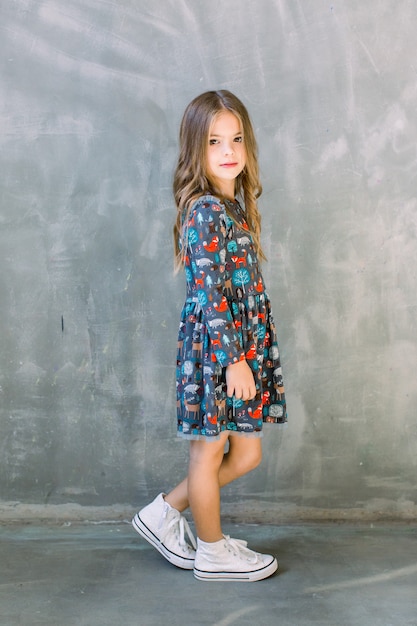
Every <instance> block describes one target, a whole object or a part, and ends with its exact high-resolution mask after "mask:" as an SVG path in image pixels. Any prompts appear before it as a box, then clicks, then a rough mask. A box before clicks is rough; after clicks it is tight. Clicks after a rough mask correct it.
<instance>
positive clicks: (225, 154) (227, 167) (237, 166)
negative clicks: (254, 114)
mask: <svg viewBox="0 0 417 626" xmlns="http://www.w3.org/2000/svg"><path fill="white" fill-rule="evenodd" d="M245 164H246V149H245V145H244V143H243V129H242V125H241V123H240V121H239V119H238V118H237V117H236V115H233V113H231V112H230V111H222V112H221V113H219V114H218V115H217V116H216V117H215V119H214V121H213V124H212V126H211V128H210V133H209V145H208V147H207V168H208V174H209V176H210V178H211V179H212V180H213V182H214V183H215V185H216V187H217V189H218V190H219V191H220V192H221V193H222V194H223V195H224V196H225V197H226V198H229V199H231V200H233V199H234V197H235V179H236V177H237V176H239V174H240V173H241V171H242V170H243V168H244V167H245Z"/></svg>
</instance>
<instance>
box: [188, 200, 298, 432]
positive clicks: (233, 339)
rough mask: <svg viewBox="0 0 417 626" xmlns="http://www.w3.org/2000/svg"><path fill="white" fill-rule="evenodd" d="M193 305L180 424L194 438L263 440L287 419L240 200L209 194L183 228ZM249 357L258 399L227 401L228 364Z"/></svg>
mask: <svg viewBox="0 0 417 626" xmlns="http://www.w3.org/2000/svg"><path fill="white" fill-rule="evenodd" d="M184 228H185V232H186V233H187V235H186V241H187V242H188V243H187V250H186V257H185V276H186V284H187V292H186V301H185V304H184V307H183V310H182V313H181V321H180V327H179V335H178V354H177V419H178V421H177V427H178V434H179V436H182V437H185V438H188V439H203V438H213V437H218V436H219V433H220V432H221V431H223V430H229V431H234V432H236V433H239V434H245V435H249V436H259V435H261V431H262V426H263V423H264V422H272V423H284V422H285V421H286V420H287V413H286V405H285V394H284V386H283V379H282V370H281V363H280V356H279V349H278V343H277V336H276V330H275V325H274V321H273V318H272V313H271V306H270V301H269V298H268V296H267V294H266V293H265V289H264V283H263V279H262V275H261V272H260V269H259V265H258V259H257V256H256V252H255V249H254V246H253V242H252V238H251V236H250V234H249V230H248V226H247V224H246V222H245V217H244V212H243V210H242V209H241V207H240V205H239V203H238V202H237V201H236V202H230V201H227V211H226V206H225V204H224V203H222V202H221V201H220V200H219V199H218V198H215V197H214V196H210V195H206V196H202V197H201V198H199V199H198V200H197V201H196V202H195V204H194V205H193V207H192V209H191V212H190V217H189V220H188V223H187V224H185V225H184ZM243 359H246V361H247V363H248V364H249V366H250V368H251V370H252V372H253V375H254V378H255V384H256V397H255V398H254V399H253V400H248V401H244V400H241V399H237V398H235V397H232V398H228V397H227V388H226V376H225V374H226V367H227V366H228V365H229V364H231V363H236V362H238V361H240V360H243Z"/></svg>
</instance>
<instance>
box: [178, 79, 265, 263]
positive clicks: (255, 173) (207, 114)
mask: <svg viewBox="0 0 417 626" xmlns="http://www.w3.org/2000/svg"><path fill="white" fill-rule="evenodd" d="M224 111H230V113H233V115H235V116H236V117H237V118H238V120H239V121H240V124H241V126H242V133H243V142H244V146H245V149H246V165H245V167H244V169H243V170H242V172H241V173H240V174H239V176H238V177H237V178H236V180H235V194H236V196H237V197H238V198H239V197H240V198H241V199H242V200H243V204H244V210H245V218H246V222H247V224H248V227H249V231H250V233H251V235H252V238H253V242H254V246H255V250H256V252H257V255H258V257H259V258H260V259H263V260H265V255H264V253H263V250H262V246H261V241H260V237H261V216H260V214H259V211H258V205H257V199H258V198H259V196H260V195H261V193H262V185H261V182H260V180H259V166H258V146H257V143H256V139H255V133H254V131H253V127H252V123H251V120H250V118H249V114H248V112H247V110H246V107H245V106H244V105H243V103H242V102H241V101H240V100H239V98H237V97H236V96H235V95H233V94H232V93H231V92H230V91H227V90H225V89H222V90H220V91H207V92H205V93H203V94H201V95H199V96H197V97H196V98H194V100H192V102H190V104H189V105H188V106H187V108H186V110H185V112H184V116H183V118H182V122H181V126H180V136H179V143H180V146H179V156H178V162H177V166H176V168H175V173H174V181H173V190H174V198H175V203H176V206H177V219H176V221H175V225H174V250H175V269H176V271H178V269H179V268H180V267H181V266H182V265H183V264H184V257H185V253H186V241H184V232H183V230H184V229H183V225H184V224H185V223H187V222H188V219H189V215H190V210H191V207H192V205H193V203H194V201H195V200H197V198H198V197H199V196H201V195H204V194H212V195H215V196H217V197H219V199H220V200H221V199H222V194H221V192H220V191H219V190H218V189H216V186H215V183H214V181H213V180H212V179H211V178H210V176H209V173H208V163H207V151H208V146H209V137H210V130H211V128H212V125H213V123H214V120H215V118H216V116H218V115H219V114H220V113H222V112H224ZM226 210H227V206H226ZM231 217H232V218H233V215H231Z"/></svg>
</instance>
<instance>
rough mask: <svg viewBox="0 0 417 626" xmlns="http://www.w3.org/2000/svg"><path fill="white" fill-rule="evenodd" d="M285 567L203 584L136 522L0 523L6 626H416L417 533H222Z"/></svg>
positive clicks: (302, 529) (0, 617) (0, 591)
mask: <svg viewBox="0 0 417 626" xmlns="http://www.w3.org/2000/svg"><path fill="white" fill-rule="evenodd" d="M224 531H225V532H227V533H228V534H231V535H232V536H234V537H237V538H241V539H243V538H245V539H248V540H249V545H250V547H253V548H255V549H258V550H261V551H262V550H263V551H265V552H266V551H268V552H269V551H270V552H273V553H274V554H276V555H277V557H278V560H279V563H280V569H279V571H278V573H277V574H276V575H274V576H273V577H271V578H269V579H267V580H264V581H261V582H256V583H216V582H212V583H204V582H199V581H197V580H195V579H194V577H193V575H192V572H189V571H184V570H179V569H176V568H175V567H173V566H172V565H170V564H169V563H167V562H166V561H165V560H164V559H163V558H162V557H161V556H160V555H159V554H158V553H157V552H156V551H155V550H154V549H153V548H152V547H151V546H149V545H148V544H147V543H146V542H145V541H143V540H142V539H141V538H140V537H139V536H138V535H136V533H135V532H134V531H133V529H132V528H131V527H130V525H129V524H127V523H126V524H114V525H112V524H94V525H92V524H85V525H64V526H48V525H44V526H42V527H39V526H14V527H11V526H8V527H5V526H3V527H1V528H0V534H1V542H0V624H1V626H14V625H21V626H33V625H35V624H37V625H42V626H49V625H50V626H96V625H97V626H107V625H109V626H110V625H111V626H118V625H124V626H133V625H135V626H162V625H164V624H168V625H169V626H176V625H179V624H181V625H184V626H199V625H203V624H207V625H210V626H231V625H236V626H246V625H248V626H249V625H250V626H253V625H254V624H255V626H269V625H274V626H276V625H278V624H279V625H280V626H292V625H294V626H303V625H304V624H310V625H311V624H318V625H320V626H325V625H331V626H353V625H355V626H356V625H363V626H394V625H395V626H411V625H413V626H416V625H417V526H415V525H413V526H411V525H409V524H401V525H400V524H392V525H390V526H388V525H375V526H372V525H369V524H368V525H362V526H359V525H346V524H342V525H337V524H334V525H330V524H322V525H308V526H291V527H290V526H256V525H232V524H229V525H227V524H226V525H225V526H224Z"/></svg>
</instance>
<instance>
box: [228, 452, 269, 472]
mask: <svg viewBox="0 0 417 626" xmlns="http://www.w3.org/2000/svg"><path fill="white" fill-rule="evenodd" d="M238 448H239V447H238ZM230 452H231V459H230V460H231V461H232V463H233V465H234V467H235V468H236V470H237V473H238V474H239V475H241V476H243V475H244V474H247V473H248V472H251V471H252V470H254V469H256V468H257V467H258V465H260V463H261V461H262V447H261V445H251V446H245V449H244V450H240V449H236V448H235V449H233V448H232V449H231V451H230Z"/></svg>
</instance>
